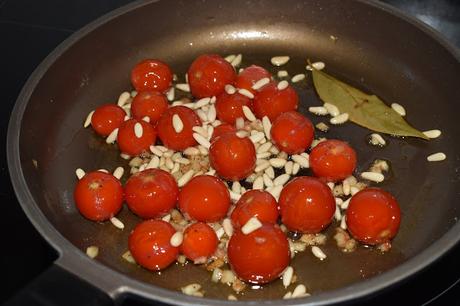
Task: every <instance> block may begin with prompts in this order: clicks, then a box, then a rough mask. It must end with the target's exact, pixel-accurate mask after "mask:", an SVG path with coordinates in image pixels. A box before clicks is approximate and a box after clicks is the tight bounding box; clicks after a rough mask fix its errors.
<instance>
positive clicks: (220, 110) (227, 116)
mask: <svg viewBox="0 0 460 306" xmlns="http://www.w3.org/2000/svg"><path fill="white" fill-rule="evenodd" d="M243 106H247V107H249V108H252V102H251V99H249V98H248V97H246V96H243V95H242V94H239V93H234V94H232V95H229V94H228V93H226V92H223V93H221V94H220V95H219V96H218V97H217V100H216V112H217V118H219V120H221V121H223V122H227V123H230V124H235V120H236V118H238V117H240V118H245V117H244V113H243Z"/></svg>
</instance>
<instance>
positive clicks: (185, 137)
mask: <svg viewBox="0 0 460 306" xmlns="http://www.w3.org/2000/svg"><path fill="white" fill-rule="evenodd" d="M176 114H177V115H178V116H179V118H180V120H181V121H182V124H183V128H182V131H180V132H179V133H177V132H176V130H175V129H174V126H173V116H174V115H176ZM194 126H201V120H200V118H199V117H198V115H197V114H196V113H195V112H194V111H193V110H192V109H190V108H188V107H185V106H173V107H171V108H169V109H168V110H167V111H166V112H165V113H164V114H163V115H162V116H161V118H160V120H158V125H157V129H158V136H159V137H160V139H161V141H162V142H163V144H164V145H165V146H166V147H168V148H170V149H173V150H176V151H181V150H185V149H186V148H188V147H193V146H194V145H196V144H197V142H196V140H195V138H193V130H192V128H193V127H194Z"/></svg>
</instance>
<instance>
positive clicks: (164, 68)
mask: <svg viewBox="0 0 460 306" xmlns="http://www.w3.org/2000/svg"><path fill="white" fill-rule="evenodd" d="M131 83H132V84H133V86H134V88H135V89H136V90H137V91H139V92H140V91H145V90H154V91H158V92H165V91H166V90H167V89H168V88H170V87H171V84H172V72H171V69H170V68H169V66H168V65H167V64H165V63H163V62H162V61H159V60H155V59H146V60H143V61H142V62H140V63H138V64H137V65H136V66H134V68H133V70H132V71H131Z"/></svg>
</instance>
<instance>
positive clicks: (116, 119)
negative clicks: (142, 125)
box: [91, 104, 126, 136]
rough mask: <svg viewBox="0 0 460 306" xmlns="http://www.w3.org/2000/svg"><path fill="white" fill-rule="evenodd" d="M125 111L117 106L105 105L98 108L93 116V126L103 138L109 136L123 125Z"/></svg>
mask: <svg viewBox="0 0 460 306" xmlns="http://www.w3.org/2000/svg"><path fill="white" fill-rule="evenodd" d="M125 116H126V113H125V111H124V110H123V109H122V108H121V107H120V106H118V105H115V104H104V105H101V106H99V107H98V108H96V110H95V111H94V113H93V115H92V116H91V126H92V127H93V129H94V131H96V133H98V134H99V135H101V136H109V134H110V133H112V131H113V130H114V129H116V128H118V127H120V125H121V124H122V123H123V121H124V119H125Z"/></svg>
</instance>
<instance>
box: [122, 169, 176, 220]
mask: <svg viewBox="0 0 460 306" xmlns="http://www.w3.org/2000/svg"><path fill="white" fill-rule="evenodd" d="M178 196H179V188H178V187H177V183H176V180H175V179H174V177H172V175H171V174H169V173H168V172H166V171H163V170H160V169H147V170H144V171H141V172H137V173H135V174H133V175H132V176H131V177H130V178H129V179H128V181H127V182H126V185H125V198H126V203H127V204H128V207H129V209H131V211H133V212H134V213H135V214H136V215H138V216H140V217H142V218H144V219H148V218H156V217H161V216H163V215H165V214H166V213H168V211H170V210H171V209H172V208H173V207H174V206H175V205H176V202H177V198H178Z"/></svg>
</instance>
